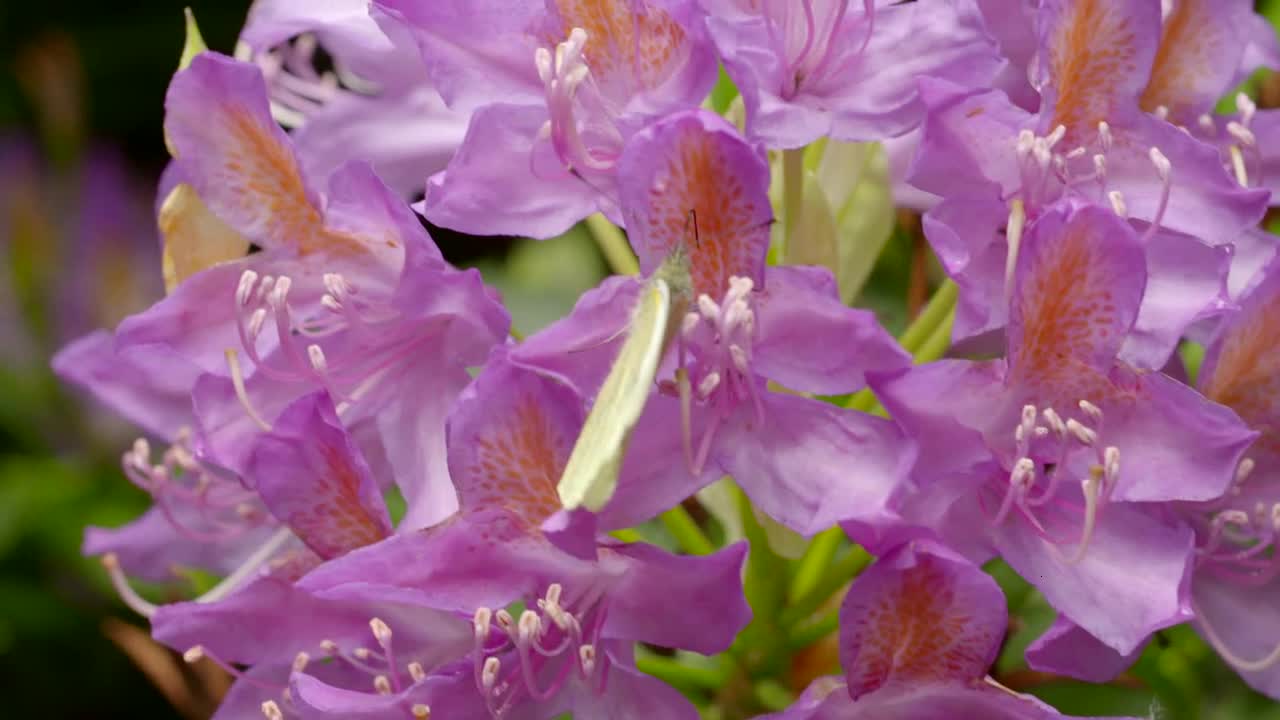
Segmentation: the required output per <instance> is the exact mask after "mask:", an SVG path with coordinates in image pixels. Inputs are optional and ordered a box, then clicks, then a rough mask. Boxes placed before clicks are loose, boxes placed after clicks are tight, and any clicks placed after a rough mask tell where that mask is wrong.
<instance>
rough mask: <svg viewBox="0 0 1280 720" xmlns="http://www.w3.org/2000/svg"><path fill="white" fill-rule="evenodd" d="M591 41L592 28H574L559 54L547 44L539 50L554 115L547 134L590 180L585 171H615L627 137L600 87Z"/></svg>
mask: <svg viewBox="0 0 1280 720" xmlns="http://www.w3.org/2000/svg"><path fill="white" fill-rule="evenodd" d="M586 45H587V32H586V31H585V30H583V29H582V28H574V29H573V30H571V31H570V32H569V37H568V39H567V40H565V41H564V42H561V43H559V44H557V45H556V48H555V51H554V53H553V52H552V51H551V50H549V49H547V48H545V47H540V48H538V49H537V50H536V51H535V53H534V64H535V65H536V66H537V69H538V77H539V78H541V79H542V85H543V91H544V93H545V94H546V101H547V112H548V114H549V115H550V119H549V120H547V122H546V124H545V125H544V126H543V128H542V133H541V134H542V136H543V137H544V138H547V139H549V140H550V141H551V145H552V147H553V148H554V149H555V152H556V155H557V157H559V159H560V162H561V163H562V164H563V166H564V167H565V168H567V169H568V170H569V171H570V172H572V173H574V174H575V175H577V176H578V177H580V178H582V179H584V180H585V179H586V178H585V177H584V173H607V172H609V171H611V170H612V169H613V167H614V165H615V164H616V163H617V160H618V156H619V154H620V153H621V150H622V142H623V140H622V135H621V133H620V132H618V130H617V128H616V127H615V126H614V124H613V122H612V120H611V113H610V112H609V111H608V109H607V107H606V105H605V103H604V99H603V97H602V96H601V94H600V92H599V90H598V88H596V87H595V82H594V80H593V78H592V75H591V69H590V68H589V67H588V66H587V60H586V57H585V55H584V52H585V50H586Z"/></svg>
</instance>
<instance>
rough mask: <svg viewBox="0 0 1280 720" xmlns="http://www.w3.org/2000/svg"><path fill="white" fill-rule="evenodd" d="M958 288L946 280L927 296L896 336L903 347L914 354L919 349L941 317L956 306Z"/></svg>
mask: <svg viewBox="0 0 1280 720" xmlns="http://www.w3.org/2000/svg"><path fill="white" fill-rule="evenodd" d="M959 294H960V291H959V288H958V287H956V284H955V282H953V281H951V280H947V281H946V282H944V283H942V285H941V286H939V287H938V289H937V290H935V291H934V293H933V297H931V298H929V302H928V303H927V304H926V305H925V306H924V309H923V310H921V311H920V314H919V315H917V316H916V319H915V320H913V321H911V324H910V325H909V326H908V327H907V329H906V330H905V331H903V333H902V336H901V337H899V338H898V342H899V343H901V345H902V347H903V349H905V350H906V351H907V352H909V353H912V354H914V353H915V352H916V351H917V350H919V349H920V344H921V343H923V342H924V341H925V340H928V339H929V336H930V335H932V334H933V330H934V328H936V327H937V326H938V323H940V322H942V321H943V318H944V317H946V315H947V314H948V313H950V312H952V311H953V310H955V307H956V298H957V297H958V296H959Z"/></svg>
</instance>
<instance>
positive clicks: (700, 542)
mask: <svg viewBox="0 0 1280 720" xmlns="http://www.w3.org/2000/svg"><path fill="white" fill-rule="evenodd" d="M661 518H662V524H663V525H664V526H666V528H667V532H669V533H671V535H672V536H673V537H675V539H676V543H677V544H679V545H680V547H681V549H683V550H684V551H685V552H686V553H689V554H690V555H710V554H711V553H713V552H715V550H716V547H715V545H713V544H711V541H710V540H709V539H707V536H706V533H704V532H702V528H700V527H698V523H696V522H694V521H693V517H692V516H690V515H689V511H688V510H685V509H684V506H683V505H677V506H675V507H673V508H671V509H670V510H668V511H666V512H664V513H662V515H661Z"/></svg>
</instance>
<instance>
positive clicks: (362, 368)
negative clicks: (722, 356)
mask: <svg viewBox="0 0 1280 720" xmlns="http://www.w3.org/2000/svg"><path fill="white" fill-rule="evenodd" d="M323 283H324V293H323V294H322V295H321V296H320V301H319V306H318V307H317V308H315V310H314V312H311V313H309V314H308V315H307V317H305V318H298V317H297V316H296V312H295V310H294V309H293V307H292V306H291V304H290V302H289V294H290V291H291V289H292V287H293V281H292V279H291V278H289V277H288V276H285V275H281V276H278V277H275V276H271V275H265V276H261V277H259V275H258V273H257V272H255V271H253V270H245V271H244V273H243V274H242V275H241V276H240V285H239V287H238V288H237V290H236V307H237V317H236V325H237V330H238V331H239V334H240V343H241V346H242V347H243V349H244V351H245V355H246V356H247V357H248V358H249V360H250V361H251V362H253V364H254V368H255V370H257V371H258V372H260V373H262V375H263V376H264V377H267V378H270V379H271V380H275V381H279V382H287V383H315V384H317V385H320V386H321V387H324V388H325V389H326V390H327V391H328V392H329V393H330V394H331V395H332V396H333V397H334V398H336V399H338V400H339V402H338V404H337V410H338V413H339V414H340V415H341V414H343V413H344V412H345V411H346V410H347V409H348V408H349V407H350V406H351V405H352V403H354V402H356V401H358V400H359V399H360V398H361V397H364V396H365V395H367V394H368V392H369V390H370V389H371V388H372V387H373V386H375V385H376V384H377V383H378V382H379V381H380V380H381V379H382V378H384V377H386V376H387V375H388V374H390V371H391V370H392V369H393V368H394V367H395V366H396V365H397V364H399V363H400V362H402V361H406V360H408V359H409V358H410V357H411V356H412V354H413V352H414V350H415V348H416V347H417V345H418V344H420V343H421V342H422V341H424V340H425V339H426V338H427V337H429V336H427V335H425V334H421V333H413V332H409V333H406V332H404V331H403V330H402V329H401V328H398V327H397V326H398V325H399V324H400V323H401V322H402V321H403V316H402V315H401V313H400V312H399V311H398V310H397V309H396V308H395V307H393V306H392V305H391V304H390V302H389V301H387V300H383V299H376V298H366V297H364V296H363V295H362V294H361V293H360V291H359V289H358V288H357V287H356V286H355V285H353V284H351V283H350V282H349V281H348V280H347V279H346V278H344V277H343V276H342V275H340V274H338V273H326V274H325V275H324V277H323ZM268 320H270V321H271V325H272V327H274V329H275V333H274V334H275V338H274V341H275V345H276V346H277V347H278V348H279V350H280V352H279V353H278V354H279V355H280V356H281V359H280V360H278V361H272V362H268V361H266V360H265V359H264V357H263V356H262V354H261V353H260V352H259V349H258V346H259V340H260V338H261V337H262V335H263V330H264V329H265V328H266V325H267V322H268ZM325 347H328V348H329V350H325ZM227 364H228V367H229V368H230V371H231V376H232V382H233V383H234V384H235V386H236V394H237V396H238V397H239V399H240V402H241V404H242V405H243V406H244V408H245V411H246V412H247V413H248V414H249V416H250V417H251V418H253V420H254V422H255V423H257V424H258V426H259V427H261V428H262V429H263V430H268V431H269V430H270V429H271V425H270V423H269V422H267V421H266V420H265V419H264V418H263V417H262V416H261V415H260V414H259V413H258V412H257V410H256V409H255V407H254V405H253V403H252V401H251V399H250V397H249V393H248V390H247V388H246V386H245V382H244V373H243V371H242V369H241V366H240V362H239V359H238V357H237V354H236V350H235V349H228V350H227Z"/></svg>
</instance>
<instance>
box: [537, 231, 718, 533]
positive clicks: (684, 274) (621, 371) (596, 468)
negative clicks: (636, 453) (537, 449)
mask: <svg viewBox="0 0 1280 720" xmlns="http://www.w3.org/2000/svg"><path fill="white" fill-rule="evenodd" d="M692 293H693V281H692V279H691V278H690V276H689V257H688V255H687V254H686V253H685V251H684V249H683V248H676V250H675V251H673V252H672V253H671V255H670V256H669V257H668V258H667V260H666V261H665V262H663V264H662V266H661V267H660V268H658V270H656V271H655V272H654V273H653V275H652V276H651V277H650V278H649V280H648V281H647V282H646V283H645V284H644V287H643V288H642V289H641V291H640V299H639V300H638V301H637V302H636V306H635V309H634V310H633V311H632V314H631V324H630V326H629V331H628V333H627V339H626V340H624V341H623V343H622V348H621V349H620V350H618V355H617V357H615V358H614V361H613V367H611V368H610V369H609V374H608V375H607V376H605V379H604V384H603V385H601V386H600V392H599V393H598V394H597V395H596V400H595V403H594V404H593V405H592V406H591V412H590V413H588V414H587V420H586V422H584V423H583V425H582V432H581V433H580V434H579V435H578V441H577V443H576V444H575V445H574V446H573V452H572V454H570V455H569V461H568V463H566V464H565V468H564V474H562V475H561V476H560V484H559V486H557V488H556V489H557V491H558V492H559V495H560V502H561V504H562V505H563V506H564V507H565V509H567V510H573V509H575V508H578V507H585V508H586V509H588V510H591V511H592V512H595V511H598V510H600V509H601V508H603V507H604V506H605V503H607V502H609V499H610V498H612V497H613V492H614V490H616V489H617V486H618V473H619V471H620V470H621V469H622V456H623V455H624V454H625V453H626V449H627V443H628V442H629V441H630V439H631V431H632V430H634V429H635V425H636V422H637V421H638V420H639V419H640V413H641V412H643V411H644V405H645V401H646V400H647V399H648V397H649V391H650V389H651V388H652V387H653V381H654V376H655V375H657V373H658V366H659V365H660V364H661V363H662V357H663V355H665V354H666V349H667V346H668V345H670V344H671V339H672V338H673V337H674V336H675V333H676V331H677V330H679V328H680V324H681V322H682V321H683V320H684V315H685V311H686V310H687V309H688V307H689V297H690V295H691V294H692Z"/></svg>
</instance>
